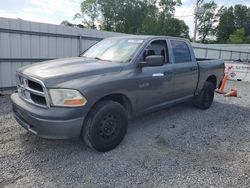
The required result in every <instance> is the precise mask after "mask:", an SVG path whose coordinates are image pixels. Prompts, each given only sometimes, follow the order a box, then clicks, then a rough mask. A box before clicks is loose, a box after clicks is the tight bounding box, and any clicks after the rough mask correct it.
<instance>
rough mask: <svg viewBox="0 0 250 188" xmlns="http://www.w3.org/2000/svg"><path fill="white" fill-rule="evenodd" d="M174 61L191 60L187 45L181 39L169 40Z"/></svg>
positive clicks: (184, 61)
mask: <svg viewBox="0 0 250 188" xmlns="http://www.w3.org/2000/svg"><path fill="white" fill-rule="evenodd" d="M171 46H172V48H173V53H174V59H175V63H186V62H190V61H192V59H191V54H190V50H189V48H188V45H187V44H186V43H185V42H183V41H177V40H171Z"/></svg>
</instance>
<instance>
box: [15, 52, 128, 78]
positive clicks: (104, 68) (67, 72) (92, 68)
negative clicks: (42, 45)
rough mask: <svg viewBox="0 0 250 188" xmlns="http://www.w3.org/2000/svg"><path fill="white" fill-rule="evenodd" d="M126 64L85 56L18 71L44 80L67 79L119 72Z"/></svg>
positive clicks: (39, 64) (35, 65) (41, 64)
mask: <svg viewBox="0 0 250 188" xmlns="http://www.w3.org/2000/svg"><path fill="white" fill-rule="evenodd" d="M123 66H124V64H122V63H114V62H105V61H100V60H96V59H89V58H84V57H77V58H67V59H57V60H52V61H45V62H42V63H38V64H33V65H28V66H25V67H22V68H20V69H19V70H18V72H20V73H22V74H24V75H27V76H32V77H35V78H38V79H40V80H42V81H44V82H48V81H52V80H54V81H55V79H57V81H59V80H60V81H66V80H70V79H74V78H76V77H83V76H94V75H102V74H106V73H112V72H119V71H121V70H122V68H123Z"/></svg>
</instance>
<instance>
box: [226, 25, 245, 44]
mask: <svg viewBox="0 0 250 188" xmlns="http://www.w3.org/2000/svg"><path fill="white" fill-rule="evenodd" d="M245 39H246V32H245V29H244V28H241V29H237V30H236V31H235V32H234V33H233V34H231V35H230V37H229V43H231V44H242V43H244V41H245Z"/></svg>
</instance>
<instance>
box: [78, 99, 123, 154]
mask: <svg viewBox="0 0 250 188" xmlns="http://www.w3.org/2000/svg"><path fill="white" fill-rule="evenodd" d="M83 126H84V127H83V132H82V138H83V140H84V141H85V143H86V144H87V145H88V146H89V147H91V148H94V149H95V150H97V151H100V152H106V151H110V150H112V149H114V148H115V147H116V146H118V145H119V144H120V143H121V141H122V140H123V138H124V136H125V134H126V131H127V126H128V118H127V113H126V111H125V109H124V108H123V106H122V105H121V104H119V103H117V102H114V101H101V102H99V103H98V104H97V105H95V106H94V107H93V109H92V110H91V111H90V113H89V115H88V116H87V119H86V121H85V123H84V125H83Z"/></svg>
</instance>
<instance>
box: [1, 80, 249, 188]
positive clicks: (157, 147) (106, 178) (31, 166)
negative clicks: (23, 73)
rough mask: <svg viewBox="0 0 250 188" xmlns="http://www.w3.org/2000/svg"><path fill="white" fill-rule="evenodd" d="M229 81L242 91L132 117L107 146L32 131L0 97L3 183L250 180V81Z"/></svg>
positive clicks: (216, 183) (242, 183)
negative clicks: (206, 103) (205, 104)
mask: <svg viewBox="0 0 250 188" xmlns="http://www.w3.org/2000/svg"><path fill="white" fill-rule="evenodd" d="M231 87H234V88H236V89H238V91H239V94H240V97H238V98H224V97H223V96H221V95H216V99H215V102H214V104H213V106H212V108H211V109H209V110H208V111H201V110H199V109H196V108H194V107H193V106H192V105H190V102H186V103H183V104H180V105H177V106H175V107H172V108H169V109H166V110H163V111H159V112H155V113H153V114H150V115H146V116H142V117H139V118H137V119H135V120H133V121H131V122H130V125H129V130H128V134H127V136H126V137H125V140H124V141H123V142H122V144H121V145H120V146H119V147H118V148H117V149H115V150H113V151H111V152H108V153H97V152H95V151H93V150H90V149H88V148H87V147H86V146H85V145H84V144H82V143H81V141H80V140H78V139H75V140H66V141H65V140H64V141H63V140H44V139H41V138H38V137H36V136H33V135H32V134H30V133H28V132H26V131H25V130H24V129H23V128H21V127H20V126H19V125H18V124H17V123H16V122H15V120H14V119H13V117H12V114H11V105H10V100H9V97H8V96H4V97H0V187H5V186H6V187H150V188H151V187H249V186H250V178H249V177H250V95H249V93H248V92H250V83H243V82H230V83H229V85H228V89H229V88H231Z"/></svg>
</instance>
